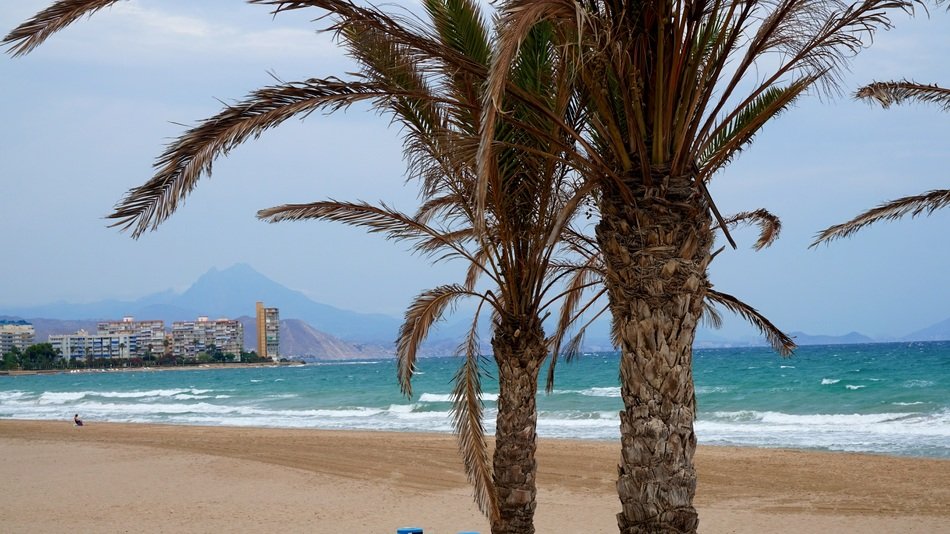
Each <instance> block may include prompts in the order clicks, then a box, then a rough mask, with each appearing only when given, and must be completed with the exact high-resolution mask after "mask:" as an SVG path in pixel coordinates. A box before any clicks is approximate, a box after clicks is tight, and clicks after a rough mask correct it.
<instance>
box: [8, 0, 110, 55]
mask: <svg viewBox="0 0 950 534" xmlns="http://www.w3.org/2000/svg"><path fill="white" fill-rule="evenodd" d="M119 1H120V0H58V1H57V2H54V3H53V4H52V5H51V6H49V7H48V8H46V9H44V10H43V11H40V12H39V13H37V14H36V15H35V16H34V17H33V18H31V19H30V20H28V21H26V22H24V23H23V24H20V25H19V26H17V27H16V28H14V29H13V31H11V32H10V33H8V34H7V36H6V37H4V38H3V41H2V42H0V45H2V46H8V48H7V53H12V54H13V57H17V56H22V55H24V54H27V53H29V52H30V51H31V50H33V49H34V48H36V47H37V46H39V45H41V44H42V43H43V42H44V41H46V39H48V38H49V37H50V36H51V35H53V34H54V33H56V32H58V31H59V30H62V29H63V28H65V27H67V26H69V25H70V24H72V23H73V22H76V21H77V20H79V19H81V18H82V17H85V16H90V17H91V16H92V15H93V14H94V13H95V12H96V11H99V10H100V9H103V8H106V7H109V6H111V5H113V4H116V3H118V2H119Z"/></svg>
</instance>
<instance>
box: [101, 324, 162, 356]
mask: <svg viewBox="0 0 950 534" xmlns="http://www.w3.org/2000/svg"><path fill="white" fill-rule="evenodd" d="M96 333H97V334H98V335H100V336H120V335H122V334H126V335H128V337H129V338H128V341H127V346H128V349H129V350H128V353H129V354H130V355H131V356H132V357H139V358H142V357H145V356H147V355H152V356H161V355H162V354H164V353H165V321H136V320H135V318H134V317H123V318H122V320H121V321H102V322H100V323H99V324H97V325H96Z"/></svg>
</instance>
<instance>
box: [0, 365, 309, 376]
mask: <svg viewBox="0 0 950 534" xmlns="http://www.w3.org/2000/svg"><path fill="white" fill-rule="evenodd" d="M303 365H306V363H303V362H258V363H216V364H210V363H202V364H196V365H152V366H143V367H118V368H103V369H31V370H19V369H17V370H9V371H0V376H37V375H63V374H65V375H69V374H94V373H134V372H146V373H147V372H152V371H206V370H219V371H220V370H223V369H254V368H258V367H298V366H303Z"/></svg>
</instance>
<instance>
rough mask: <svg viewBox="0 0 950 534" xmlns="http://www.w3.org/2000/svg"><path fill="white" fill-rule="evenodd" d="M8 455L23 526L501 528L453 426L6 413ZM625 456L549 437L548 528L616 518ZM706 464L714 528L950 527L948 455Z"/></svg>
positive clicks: (16, 519)
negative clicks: (171, 421)
mask: <svg viewBox="0 0 950 534" xmlns="http://www.w3.org/2000/svg"><path fill="white" fill-rule="evenodd" d="M0 454H3V457H4V458H5V460H6V461H5V462H2V463H0V478H2V479H4V480H7V481H9V483H11V484H13V486H11V487H16V488H17V491H15V492H8V494H9V495H8V497H9V500H8V501H7V502H3V503H0V515H2V516H3V517H5V518H11V521H10V522H9V525H10V527H11V529H12V530H10V531H11V532H61V531H64V530H103V529H105V530H122V529H131V530H138V531H143V530H165V531H183V532H208V531H213V530H217V529H223V530H226V531H227V530H230V531H234V530H246V531H247V530H249V531H263V530H268V529H272V528H277V527H278V526H280V527H281V528H282V529H283V530H284V531H290V532H303V531H310V532H334V531H348V532H395V529H396V528H397V527H399V526H408V525H411V524H416V525H418V526H423V527H425V529H426V534H430V532H446V533H455V532H458V531H461V530H466V529H468V530H474V531H479V532H482V533H483V534H485V533H487V532H488V528H487V521H486V520H485V519H484V518H483V517H482V516H481V514H480V513H479V512H478V510H477V509H476V508H475V506H474V504H473V502H472V497H471V490H470V487H469V486H468V483H467V482H466V481H465V477H464V475H463V473H462V469H461V461H460V460H459V456H458V453H457V451H456V448H455V440H454V437H453V436H452V435H450V434H413V433H401V432H362V431H331V430H312V429H283V428H249V427H199V426H181V425H154V424H136V423H96V422H91V423H87V426H84V427H81V428H76V427H73V426H72V425H71V423H69V422H66V421H63V422H55V421H25V420H0ZM618 457H619V445H618V444H617V443H615V442H613V441H593V440H562V439H551V438H540V439H539V440H538V465H539V471H538V488H539V493H538V510H537V515H536V525H537V529H538V532H539V533H546V532H554V533H557V532H568V531H583V532H616V523H615V521H614V514H616V512H617V511H618V510H619V501H618V499H617V496H616V492H615V489H614V484H615V477H616V460H617V458H618ZM696 468H697V473H698V477H699V486H698V490H697V495H696V500H695V504H696V507H697V509H698V510H699V513H700V532H737V533H744V532H749V533H752V532H769V531H771V532H783V531H788V532H805V533H808V532H814V533H816V534H817V533H826V532H889V531H893V532H942V531H943V532H946V531H947V530H946V529H947V527H946V526H945V525H950V461H947V460H941V459H925V458H907V457H894V456H885V455H869V454H853V453H839V452H817V451H802V450H788V449H756V448H751V447H748V448H747V447H741V448H739V447H718V446H703V445H700V446H699V448H698V450H697V454H696ZM90 487H92V488H97V491H95V492H90V491H88V488H90ZM77 521H78V523H77ZM5 523H7V522H6V521H5ZM572 529H573V530H572Z"/></svg>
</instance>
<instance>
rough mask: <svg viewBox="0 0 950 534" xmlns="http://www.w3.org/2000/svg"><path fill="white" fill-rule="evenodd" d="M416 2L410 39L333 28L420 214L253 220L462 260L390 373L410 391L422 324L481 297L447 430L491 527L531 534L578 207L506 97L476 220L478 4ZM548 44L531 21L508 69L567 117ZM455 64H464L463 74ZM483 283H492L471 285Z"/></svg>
mask: <svg viewBox="0 0 950 534" xmlns="http://www.w3.org/2000/svg"><path fill="white" fill-rule="evenodd" d="M424 5H425V7H426V10H427V12H428V14H429V17H430V20H431V28H432V32H431V34H429V33H426V34H420V35H418V36H415V37H413V39H412V40H409V39H406V37H409V35H408V34H402V33H400V34H399V35H397V36H392V35H390V34H391V33H392V32H383V31H380V30H379V29H378V28H377V27H376V26H375V25H374V24H371V23H368V22H367V21H366V20H365V16H364V17H361V18H359V19H356V18H344V19H343V20H342V22H340V23H339V24H338V25H337V26H335V28H334V29H336V30H337V31H338V32H339V34H340V35H341V36H342V37H343V39H344V43H345V46H346V47H347V49H348V50H349V51H350V53H351V54H352V55H353V56H354V57H355V58H356V59H357V60H358V61H359V63H360V65H361V71H360V73H359V78H360V79H359V83H362V84H366V85H368V86H374V87H380V88H385V89H384V90H385V91H388V93H389V94H388V95H387V96H386V97H385V98H380V99H378V100H377V102H376V107H377V108H379V109H381V110H385V111H387V112H389V113H391V114H392V115H393V117H394V118H395V119H396V120H397V121H399V123H400V124H401V125H402V127H403V132H404V135H405V139H406V141H405V152H406V154H407V159H408V160H409V161H410V162H411V171H412V173H413V174H414V175H416V176H418V177H419V178H420V179H421V180H420V181H421V182H422V185H423V187H422V190H423V196H422V201H423V204H422V206H421V207H420V209H419V211H418V213H416V214H415V215H412V216H410V215H406V214H403V213H400V212H398V211H396V210H393V209H390V208H388V207H387V206H385V205H383V206H371V205H368V204H364V203H346V202H336V201H326V202H315V203H311V204H304V205H289V206H280V207H278V208H273V209H270V210H264V211H262V212H261V213H260V216H261V217H262V218H265V219H267V220H270V221H281V220H300V219H326V220H334V221H338V222H343V223H345V224H351V225H356V226H362V227H365V228H368V229H369V230H370V231H375V232H383V233H385V234H386V235H387V236H388V237H389V238H391V239H395V240H412V241H414V242H415V246H414V249H415V250H416V251H418V252H420V253H423V254H427V255H430V256H432V257H434V258H436V259H439V260H442V259H449V258H461V259H463V260H464V261H466V262H467V263H468V265H469V268H468V275H467V277H466V280H465V281H464V282H463V283H460V284H446V285H442V286H439V287H436V288H433V289H431V290H428V291H424V292H423V293H421V294H420V295H419V296H418V297H417V298H416V300H415V301H414V302H413V303H412V304H411V305H410V306H409V308H408V310H407V311H406V316H405V322H404V324H403V326H402V328H401V329H400V332H399V339H398V341H397V355H398V370H399V372H398V375H399V382H400V385H401V387H402V389H403V392H404V393H406V394H407V395H411V393H412V389H411V379H412V376H413V372H414V370H415V367H416V359H417V354H418V351H419V346H420V344H421V343H422V342H423V341H424V339H425V337H426V335H427V333H428V332H429V330H430V328H431V326H432V325H433V324H434V323H435V322H436V321H437V320H439V319H440V318H441V317H442V316H443V314H444V313H446V312H447V311H448V310H450V309H451V308H452V307H453V306H454V305H455V303H456V302H458V300H459V299H461V298H465V297H471V298H475V299H477V301H478V306H477V308H476V312H475V314H474V317H473V320H472V325H471V328H470V330H469V335H468V338H467V339H466V341H465V342H464V343H463V345H462V346H461V347H460V349H459V351H460V353H463V354H464V356H465V358H464V360H463V364H462V366H461V368H460V370H459V372H458V374H457V375H456V377H455V387H454V389H453V397H454V408H453V413H454V423H455V428H456V432H457V435H458V438H459V445H460V449H461V451H462V455H463V459H464V465H465V469H466V473H467V475H468V478H469V480H470V481H471V482H472V483H473V485H474V486H475V491H476V501H477V502H478V504H479V506H480V507H481V509H482V510H483V511H484V512H486V514H487V515H488V516H489V518H490V520H491V528H492V532H494V533H507V532H519V533H531V532H534V526H533V517H534V511H535V506H536V494H537V489H536V483H535V479H536V472H537V464H536V461H535V451H536V447H537V443H536V427H537V409H536V400H535V399H536V396H537V390H538V378H539V373H540V370H541V367H542V364H543V363H544V361H545V359H546V358H547V356H548V339H547V338H546V336H545V333H544V329H543V325H542V322H543V315H544V314H545V312H547V310H548V309H549V308H550V307H551V306H552V305H553V304H554V303H555V302H556V301H558V300H560V293H561V289H560V288H559V285H558V279H559V278H562V277H563V273H565V272H566V270H565V268H563V267H561V266H562V265H566V262H565V260H562V259H560V258H561V254H559V252H558V251H559V249H562V247H561V241H560V240H559V239H557V236H558V235H559V233H560V232H561V231H562V229H564V228H565V227H566V225H567V224H568V223H569V222H570V220H571V218H572V212H573V210H574V208H575V207H576V205H567V204H566V203H565V202H566V200H567V199H569V198H572V197H575V196H576V195H575V194H574V193H575V192H574V190H573V189H574V184H573V181H572V176H570V175H568V174H567V173H566V172H565V171H564V166H563V165H560V164H556V163H554V164H552V159H551V158H550V157H548V155H549V154H552V153H553V154H556V153H557V152H558V151H559V150H560V148H558V146H552V145H553V143H552V142H551V141H549V140H548V139H550V137H551V136H550V135H545V136H540V137H538V136H536V135H534V134H533V133H532V132H535V131H545V132H551V131H554V130H556V129H557V126H556V125H555V124H552V123H551V122H550V120H549V119H547V118H546V117H543V116H539V115H538V114H537V113H535V112H533V111H531V110H529V109H527V108H525V107H524V106H523V105H522V104H519V102H518V101H517V99H514V98H508V97H506V103H505V104H503V106H504V107H505V110H506V113H508V119H507V120H506V122H505V123H504V124H502V125H500V127H499V128H498V131H497V132H496V136H495V142H496V143H498V144H499V146H501V147H503V148H502V150H500V151H499V157H498V159H497V162H496V163H495V164H494V172H493V173H492V174H493V179H492V180H491V182H490V184H489V193H488V194H489V195H490V196H491V201H490V202H489V207H488V209H487V210H485V212H484V213H485V219H484V221H478V220H476V219H475V218H474V214H475V208H476V206H475V202H474V199H475V187H474V186H475V184H476V172H475V171H476V169H475V154H476V151H475V149H476V148H477V145H478V139H479V138H478V134H479V120H480V117H481V115H482V110H481V105H482V96H483V95H482V88H483V81H484V80H485V73H486V72H487V69H488V66H489V63H490V49H491V46H490V40H489V34H490V32H489V30H488V28H487V27H486V26H485V25H484V23H483V22H482V20H481V16H480V13H479V10H478V8H477V6H476V4H475V3H473V2H469V1H467V0H449V1H441V0H428V1H427V2H425V4H424ZM374 16H376V15H374ZM420 40H421V41H426V42H425V43H418V41H420ZM429 41H432V42H435V44H437V45H438V46H440V47H442V48H443V49H444V50H446V51H448V53H446V52H440V53H439V55H438V56H436V57H425V56H422V55H423V54H427V51H426V50H425V48H432V44H431V43H430V42H429ZM549 46H550V32H545V30H544V29H543V28H540V27H539V28H537V29H536V30H535V31H534V32H533V33H532V35H530V36H529V38H528V39H526V42H525V44H524V46H523V47H522V52H521V55H520V57H519V59H518V61H516V62H515V65H514V66H513V68H512V70H513V72H512V85H513V86H514V87H515V88H517V89H518V90H520V91H522V92H524V93H525V94H531V95H532V96H533V97H534V98H535V99H537V100H539V101H544V102H545V103H546V104H547V105H549V106H550V107H549V109H550V110H551V114H552V115H553V116H557V117H564V118H565V119H564V120H567V121H571V120H572V119H573V116H572V113H573V112H572V109H573V103H574V102H573V100H572V99H571V98H570V95H567V96H564V95H560V94H557V93H556V92H554V91H550V92H549V90H548V88H549V87H550V88H557V87H558V85H557V84H546V83H539V81H542V80H549V79H552V78H556V77H558V76H561V75H562V74H561V72H559V65H557V64H555V63H553V62H552V59H553V58H556V56H555V55H553V54H549V53H548V52H547V49H548V48H549ZM420 56H422V57H420ZM456 57H457V58H458V59H455V58H456ZM459 59H460V60H463V61H464V62H466V63H467V64H469V65H471V67H469V68H466V69H460V68H459V67H458V64H459ZM472 67H475V69H474V70H473V68H472ZM539 139H540V142H539V141H538V140H539ZM558 141H559V142H560V143H562V144H563V143H564V140H558ZM537 154H541V155H543V156H539V155H537ZM478 224H484V226H485V227H486V229H487V230H486V232H484V233H483V234H482V235H481V237H479V235H478V234H476V233H475V231H474V227H475V226H476V225H478ZM481 278H487V283H486V284H481V287H480V286H479V280H480V279H481ZM583 289H584V288H579V289H578V292H581V291H582V290H583ZM579 301H580V299H578V298H574V299H572V300H571V301H570V302H579ZM483 309H485V310H490V312H489V315H490V316H491V320H490V323H491V332H492V339H491V345H492V349H493V351H492V353H493V357H494V361H495V364H496V368H497V372H498V383H499V394H498V400H497V421H496V431H495V448H494V454H493V456H492V458H491V460H490V461H489V455H488V448H487V444H486V442H485V438H484V429H483V425H482V406H481V400H480V392H481V380H482V376H483V370H482V367H483V365H484V363H483V361H482V358H481V356H480V346H479V342H478V325H479V319H480V316H481V312H482V310H483Z"/></svg>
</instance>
